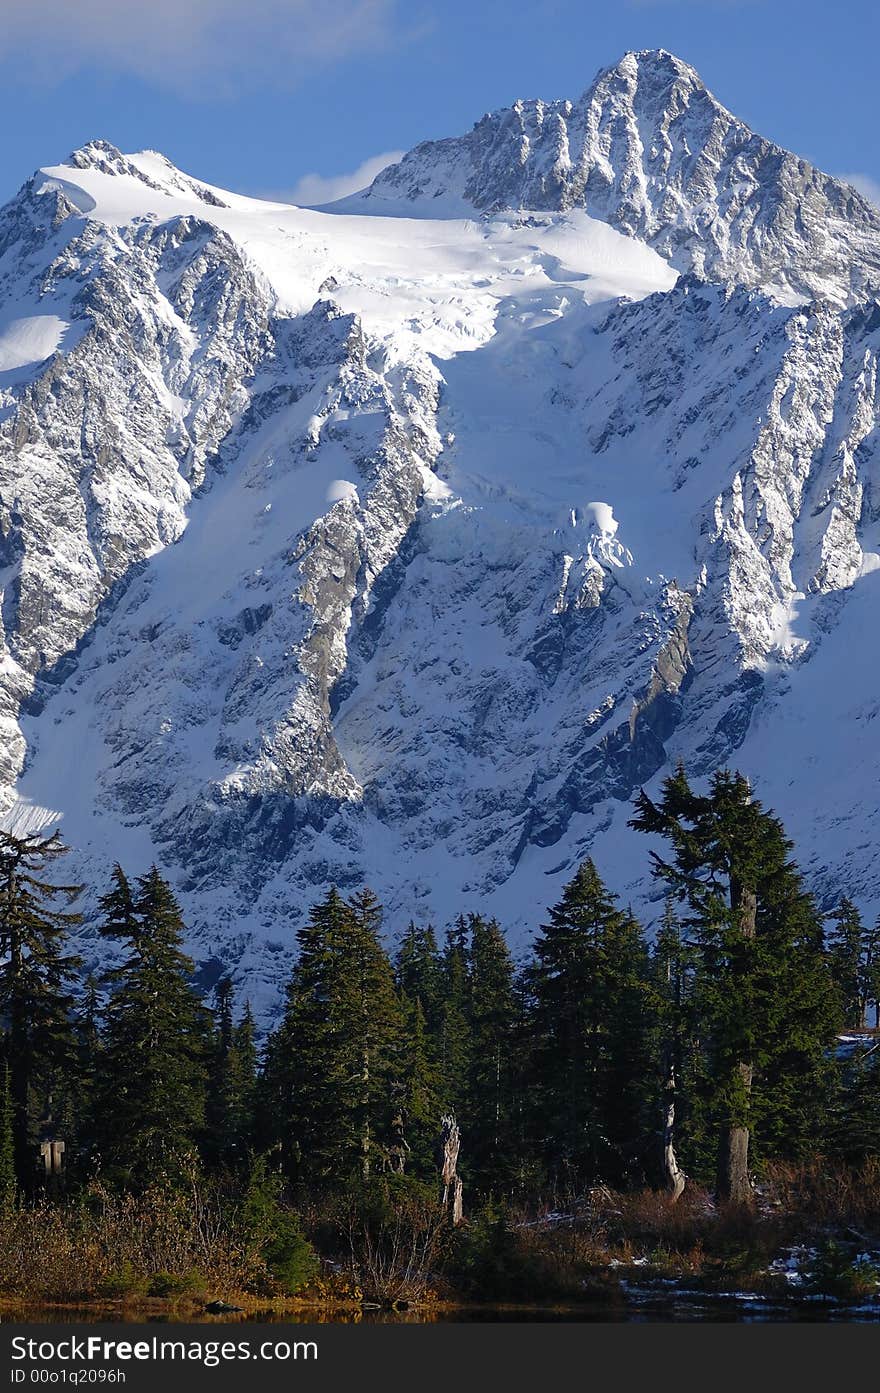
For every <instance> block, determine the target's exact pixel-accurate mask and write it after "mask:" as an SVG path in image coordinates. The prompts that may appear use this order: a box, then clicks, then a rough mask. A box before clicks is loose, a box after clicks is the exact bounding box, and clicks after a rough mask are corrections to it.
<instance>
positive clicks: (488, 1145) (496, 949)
mask: <svg viewBox="0 0 880 1393" xmlns="http://www.w3.org/2000/svg"><path fill="white" fill-rule="evenodd" d="M468 927H469V932H470V948H469V969H470V971H469V986H470V993H469V995H470V1002H469V1011H468V1017H469V1027H470V1031H469V1033H470V1074H469V1080H468V1089H467V1099H466V1106H465V1109H464V1112H463V1116H462V1118H461V1122H462V1126H463V1128H464V1133H465V1136H466V1139H467V1148H468V1150H467V1157H468V1165H469V1167H470V1168H471V1170H472V1173H473V1176H474V1179H475V1180H476V1181H477V1183H478V1184H479V1185H481V1186H482V1188H484V1189H487V1188H490V1187H491V1186H493V1185H494V1186H499V1185H500V1186H505V1185H506V1184H507V1183H508V1181H509V1179H510V1177H511V1175H512V1174H513V1172H514V1170H515V1162H516V1145H515V1126H516V1100H515V1094H514V1077H515V1075H514V1069H515V1056H514V1034H515V1028H516V1018H517V1001H516V995H515V992H514V982H513V978H514V971H513V961H512V959H511V957H510V952H509V950H508V947H507V943H506V941H505V938H504V934H503V933H502V931H501V928H500V926H499V925H498V923H497V922H496V921H495V920H494V919H489V920H486V919H483V918H482V916H481V915H479V914H472V915H470V916H469V920H468Z"/></svg>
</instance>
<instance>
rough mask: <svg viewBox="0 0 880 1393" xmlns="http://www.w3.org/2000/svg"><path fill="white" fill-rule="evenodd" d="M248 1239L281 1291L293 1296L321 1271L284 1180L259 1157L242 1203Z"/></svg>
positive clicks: (252, 1170) (266, 1159)
mask: <svg viewBox="0 0 880 1393" xmlns="http://www.w3.org/2000/svg"><path fill="white" fill-rule="evenodd" d="M241 1220H242V1223H243V1227H244V1232H245V1234H246V1236H247V1239H248V1242H249V1243H250V1244H252V1245H253V1246H254V1247H255V1248H256V1250H257V1252H258V1253H259V1255H260V1257H261V1258H262V1259H263V1260H264V1261H265V1263H266V1266H267V1268H268V1270H269V1272H270V1273H271V1275H272V1277H273V1278H274V1279H275V1281H276V1282H277V1283H278V1285H279V1287H280V1288H281V1290H282V1292H284V1294H285V1295H287V1296H293V1295H295V1294H296V1292H298V1291H300V1290H301V1289H302V1288H303V1287H304V1286H307V1285H308V1283H309V1282H310V1281H312V1280H313V1279H314V1278H315V1277H316V1276H317V1274H318V1259H317V1257H316V1255H315V1251H314V1249H313V1248H312V1245H311V1244H310V1243H309V1241H308V1239H307V1238H306V1236H305V1234H304V1233H303V1231H302V1225H301V1222H300V1219H299V1216H298V1215H297V1214H296V1213H295V1212H294V1211H293V1210H292V1209H290V1208H289V1206H288V1205H287V1204H286V1203H285V1201H284V1181H283V1178H282V1176H281V1175H280V1174H279V1172H278V1171H273V1170H271V1169H270V1168H269V1158H268V1157H266V1156H260V1157H258V1158H257V1159H256V1160H255V1161H254V1163H253V1166H252V1168H251V1172H250V1176H249V1179H248V1186H247V1191H246V1193H245V1197H244V1201H243V1203H242V1206H241Z"/></svg>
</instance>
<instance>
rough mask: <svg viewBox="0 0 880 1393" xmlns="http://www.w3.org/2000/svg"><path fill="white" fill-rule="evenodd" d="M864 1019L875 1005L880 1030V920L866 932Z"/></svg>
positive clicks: (862, 977) (862, 985) (862, 986)
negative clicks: (872, 1005)
mask: <svg viewBox="0 0 880 1393" xmlns="http://www.w3.org/2000/svg"><path fill="white" fill-rule="evenodd" d="M860 996H861V1001H862V1019H863V1020H864V1018H865V1016H866V1015H867V1012H868V1007H869V1006H870V1004H871V1002H873V1003H874V1029H875V1030H880V919H878V920H877V922H876V924H875V925H874V926H873V928H871V929H867V930H866V931H865V945H864V951H863V954H862V966H861V973H860Z"/></svg>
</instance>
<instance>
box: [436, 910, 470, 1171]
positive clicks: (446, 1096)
mask: <svg viewBox="0 0 880 1393" xmlns="http://www.w3.org/2000/svg"><path fill="white" fill-rule="evenodd" d="M469 968H470V964H469V951H468V926H467V920H466V919H465V918H464V916H459V918H458V919H457V920H456V921H455V924H454V925H453V926H452V928H450V929H448V930H447V933H446V940H445V943H444V946H443V960H442V964H441V982H442V1004H441V1007H440V1013H439V1023H438V1036H439V1042H438V1061H439V1065H440V1074H441V1079H442V1097H443V1108H444V1111H446V1112H449V1111H451V1112H453V1113H456V1114H460V1113H461V1112H462V1110H463V1108H464V1106H465V1104H466V1101H467V1093H468V1083H469V1079H470V1072H471V1057H472V1042H471V1032H470V1020H469V1013H470V981H469ZM463 1160H464V1164H465V1168H466V1153H465V1156H464V1158H463Z"/></svg>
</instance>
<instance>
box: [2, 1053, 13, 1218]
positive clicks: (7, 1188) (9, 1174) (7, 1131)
mask: <svg viewBox="0 0 880 1393" xmlns="http://www.w3.org/2000/svg"><path fill="white" fill-rule="evenodd" d="M15 1193H16V1182H15V1146H14V1141H13V1125H12V1089H11V1088H10V1085H9V1066H8V1065H7V1064H6V1063H3V1064H0V1213H2V1211H3V1210H4V1209H6V1208H8V1206H9V1205H11V1204H12V1203H13V1201H14V1200H15Z"/></svg>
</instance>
